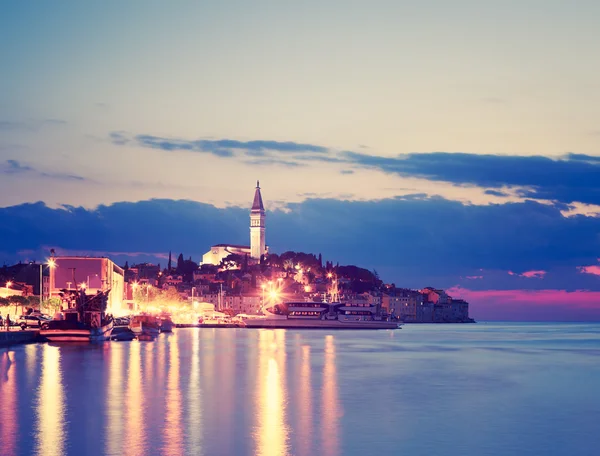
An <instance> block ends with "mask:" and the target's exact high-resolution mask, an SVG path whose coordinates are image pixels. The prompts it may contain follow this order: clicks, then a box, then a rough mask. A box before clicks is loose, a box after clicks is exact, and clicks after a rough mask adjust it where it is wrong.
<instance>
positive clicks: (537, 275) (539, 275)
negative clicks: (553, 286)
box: [521, 271, 546, 279]
mask: <svg viewBox="0 0 600 456" xmlns="http://www.w3.org/2000/svg"><path fill="white" fill-rule="evenodd" d="M545 275H546V271H526V272H524V273H523V274H521V277H525V278H526V279H543V278H544V276H545Z"/></svg>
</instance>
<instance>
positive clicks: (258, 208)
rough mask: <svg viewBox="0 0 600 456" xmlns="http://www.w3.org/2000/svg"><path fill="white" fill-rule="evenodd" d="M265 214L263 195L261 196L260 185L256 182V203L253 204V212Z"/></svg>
mask: <svg viewBox="0 0 600 456" xmlns="http://www.w3.org/2000/svg"><path fill="white" fill-rule="evenodd" d="M259 211H260V212H264V211H265V206H264V205H263V200H262V195H261V194H260V185H259V182H258V181H256V190H255V191H254V201H253V202H252V212H259Z"/></svg>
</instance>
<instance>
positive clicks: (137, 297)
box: [133, 284, 161, 306]
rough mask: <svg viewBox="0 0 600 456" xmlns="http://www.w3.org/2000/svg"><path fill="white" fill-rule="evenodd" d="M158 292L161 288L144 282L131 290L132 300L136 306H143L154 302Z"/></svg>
mask: <svg viewBox="0 0 600 456" xmlns="http://www.w3.org/2000/svg"><path fill="white" fill-rule="evenodd" d="M160 292H161V290H160V289H159V288H156V287H153V286H152V285H145V284H144V285H141V286H139V287H137V288H136V290H135V291H134V292H133V301H134V302H135V303H136V304H137V305H138V306H145V305H146V304H151V303H153V302H155V301H156V300H157V298H158V297H159V295H160Z"/></svg>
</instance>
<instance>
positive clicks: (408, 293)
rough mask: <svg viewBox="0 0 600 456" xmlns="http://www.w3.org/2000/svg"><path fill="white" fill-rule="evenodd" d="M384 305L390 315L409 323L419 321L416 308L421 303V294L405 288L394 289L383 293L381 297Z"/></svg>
mask: <svg viewBox="0 0 600 456" xmlns="http://www.w3.org/2000/svg"><path fill="white" fill-rule="evenodd" d="M381 302H382V307H384V308H385V309H386V310H387V311H388V313H389V314H390V315H393V316H395V317H398V318H399V319H400V320H402V321H404V322H406V323H410V322H416V321H419V320H418V318H417V308H418V307H419V306H421V305H422V304H423V295H422V294H421V293H419V292H418V291H415V290H410V289H406V288H401V289H396V290H395V291H394V292H393V293H385V294H384V296H382V299H381Z"/></svg>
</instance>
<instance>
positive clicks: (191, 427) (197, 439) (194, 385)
mask: <svg viewBox="0 0 600 456" xmlns="http://www.w3.org/2000/svg"><path fill="white" fill-rule="evenodd" d="M201 394H202V389H201V384H200V331H193V332H192V360H191V372H190V383H189V388H188V402H189V404H190V411H189V414H190V420H189V423H188V434H189V436H190V446H189V449H188V451H187V453H189V454H196V455H200V454H202V452H201V446H202V400H201Z"/></svg>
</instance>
